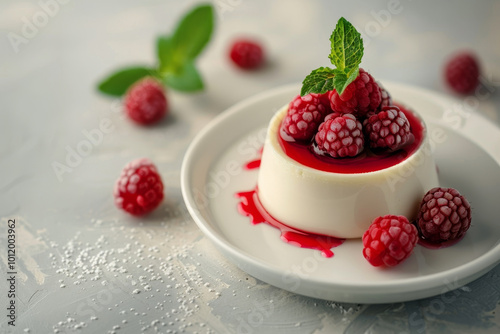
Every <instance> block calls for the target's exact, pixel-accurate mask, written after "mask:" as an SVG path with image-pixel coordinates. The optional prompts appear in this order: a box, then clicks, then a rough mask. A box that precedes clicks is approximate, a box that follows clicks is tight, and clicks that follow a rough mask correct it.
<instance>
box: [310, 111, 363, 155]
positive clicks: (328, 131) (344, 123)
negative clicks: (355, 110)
mask: <svg viewBox="0 0 500 334" xmlns="http://www.w3.org/2000/svg"><path fill="white" fill-rule="evenodd" d="M362 130H363V127H362V125H361V122H360V121H358V120H357V119H356V117H354V115H352V114H344V115H342V116H338V117H335V118H333V117H332V118H330V119H328V120H326V121H324V122H323V123H321V124H320V126H319V129H318V133H317V134H316V137H315V139H316V144H317V148H318V149H319V150H320V151H322V152H325V153H328V154H329V155H331V156H332V157H334V158H339V157H340V158H342V157H354V156H356V155H358V154H359V153H361V151H363V148H364V143H365V140H364V137H363V131H362Z"/></svg>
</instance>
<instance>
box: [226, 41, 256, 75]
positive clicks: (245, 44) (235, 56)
mask: <svg viewBox="0 0 500 334" xmlns="http://www.w3.org/2000/svg"><path fill="white" fill-rule="evenodd" d="M229 57H230V58H231V60H232V61H233V63H234V64H236V65H237V66H238V67H240V68H243V69H247V70H249V69H254V68H257V67H259V66H261V65H262V63H263V62H264V50H263V48H262V46H260V44H259V43H257V42H255V41H251V40H248V39H240V40H237V41H235V42H234V43H233V44H232V45H231V49H230V51H229Z"/></svg>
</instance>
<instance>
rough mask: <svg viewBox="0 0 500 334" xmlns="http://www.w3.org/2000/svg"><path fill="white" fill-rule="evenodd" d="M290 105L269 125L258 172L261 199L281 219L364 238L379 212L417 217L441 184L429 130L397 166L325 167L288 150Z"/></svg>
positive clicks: (315, 230)
mask: <svg viewBox="0 0 500 334" xmlns="http://www.w3.org/2000/svg"><path fill="white" fill-rule="evenodd" d="M287 109H288V105H286V106H284V107H283V108H282V109H280V110H279V111H278V112H277V113H276V114H275V115H274V117H273V118H272V120H271V122H270V124H269V128H268V131H267V138H266V141H265V144H264V150H263V153H262V162H261V166H260V172H259V176H258V196H259V199H260V201H261V203H262V205H263V206H264V208H265V209H266V211H267V212H268V213H269V214H270V215H271V216H273V218H275V219H277V220H278V221H280V222H282V223H284V224H286V225H288V226H291V227H294V228H297V229H300V230H304V231H307V232H312V233H318V234H325V235H330V236H335V237H338V238H360V237H361V236H362V235H363V233H364V232H365V231H366V230H367V229H368V227H369V226H370V224H371V222H372V221H373V219H374V218H376V217H378V216H383V215H387V214H393V215H404V216H406V217H407V218H408V219H413V217H416V213H417V210H418V207H419V203H420V201H421V199H422V197H423V196H424V194H425V193H426V192H427V190H429V189H431V188H433V187H436V186H438V177H437V171H436V166H435V163H434V159H433V157H432V154H430V150H428V138H427V134H426V133H425V129H424V135H423V140H422V143H421V145H420V147H419V148H418V149H417V151H416V152H414V153H413V154H412V155H411V156H410V157H408V158H406V159H405V160H404V161H402V162H400V163H398V164H396V165H394V166H391V167H388V168H385V169H382V170H378V171H373V172H367V173H353V174H345V173H331V172H324V171H321V170H316V169H313V168H310V167H307V166H304V165H302V164H300V163H298V162H297V161H295V160H293V159H291V158H290V157H288V156H287V155H286V154H285V152H283V150H282V148H281V146H280V143H279V142H278V136H279V134H278V133H279V129H280V125H281V121H282V119H283V118H284V116H285V114H286V112H287ZM426 145H427V149H426Z"/></svg>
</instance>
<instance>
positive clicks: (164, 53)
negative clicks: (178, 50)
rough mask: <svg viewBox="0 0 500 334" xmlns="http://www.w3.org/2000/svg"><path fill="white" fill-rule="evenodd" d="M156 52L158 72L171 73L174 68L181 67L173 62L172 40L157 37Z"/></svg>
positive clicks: (165, 37)
mask: <svg viewBox="0 0 500 334" xmlns="http://www.w3.org/2000/svg"><path fill="white" fill-rule="evenodd" d="M156 52H157V56H158V62H159V71H160V72H173V71H175V69H176V68H179V67H182V64H176V63H175V62H174V48H173V43H172V38H170V37H167V36H160V37H158V38H157V39H156Z"/></svg>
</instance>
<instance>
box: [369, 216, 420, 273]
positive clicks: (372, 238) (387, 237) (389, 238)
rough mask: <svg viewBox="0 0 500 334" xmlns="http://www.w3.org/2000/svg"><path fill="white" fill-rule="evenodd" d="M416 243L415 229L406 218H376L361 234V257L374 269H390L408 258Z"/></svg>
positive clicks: (416, 233) (416, 234)
mask: <svg viewBox="0 0 500 334" xmlns="http://www.w3.org/2000/svg"><path fill="white" fill-rule="evenodd" d="M417 241H418V232H417V228H416V227H415V226H414V225H412V224H411V223H410V222H409V221H408V219H407V218H406V217H404V216H395V215H386V216H382V217H377V218H375V220H374V221H373V222H372V224H371V225H370V227H369V228H368V230H367V231H366V232H365V233H364V234H363V255H364V257H365V258H366V259H367V260H368V262H370V263H371V264H372V265H373V266H375V267H378V266H387V267H392V266H395V265H397V264H399V263H401V262H402V261H404V260H405V259H406V258H408V256H410V254H411V253H412V251H413V249H414V248H415V245H416V244H417Z"/></svg>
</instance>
